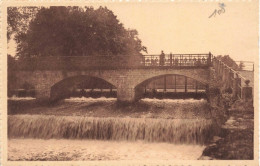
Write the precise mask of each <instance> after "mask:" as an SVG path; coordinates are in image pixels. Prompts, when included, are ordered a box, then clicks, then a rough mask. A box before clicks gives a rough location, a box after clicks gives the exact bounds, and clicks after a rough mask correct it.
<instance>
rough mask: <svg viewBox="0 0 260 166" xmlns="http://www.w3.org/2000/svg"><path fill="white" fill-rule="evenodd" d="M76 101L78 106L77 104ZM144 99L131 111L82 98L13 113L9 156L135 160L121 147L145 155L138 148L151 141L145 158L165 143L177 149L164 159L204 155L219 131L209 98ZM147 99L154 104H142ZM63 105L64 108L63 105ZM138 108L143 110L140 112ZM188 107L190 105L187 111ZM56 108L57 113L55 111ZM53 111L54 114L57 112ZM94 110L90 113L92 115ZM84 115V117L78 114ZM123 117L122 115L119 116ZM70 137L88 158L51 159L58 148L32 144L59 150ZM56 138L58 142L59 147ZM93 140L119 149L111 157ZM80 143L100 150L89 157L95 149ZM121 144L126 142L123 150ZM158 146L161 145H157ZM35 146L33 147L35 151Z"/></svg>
mask: <svg viewBox="0 0 260 166" xmlns="http://www.w3.org/2000/svg"><path fill="white" fill-rule="evenodd" d="M95 102H98V104H96V105H95V104H94V105H93V103H95ZM100 102H101V103H102V104H100ZM73 103H74V104H75V103H77V104H76V105H73ZM78 103H83V104H84V105H83V106H82V104H78ZM104 103H105V104H104ZM141 103H142V104H141V106H142V107H140V105H137V106H135V107H130V108H129V107H128V108H127V111H126V110H125V109H126V108H120V109H119V108H118V107H115V106H114V104H115V100H113V99H103V100H101V99H98V100H93V99H88V98H81V99H70V100H65V101H63V102H62V103H61V104H59V105H56V106H53V107H51V108H48V110H46V109H47V108H42V110H46V112H45V113H44V112H42V111H39V110H40V109H39V108H37V109H36V110H37V111H38V112H40V113H37V111H35V110H33V111H30V113H29V114H28V113H26V114H15V115H8V138H9V142H8V147H9V149H10V150H9V151H10V155H8V156H9V160H47V159H50V160H79V159H80V160H98V159H99V158H100V156H103V157H101V160H113V159H121V160H124V159H136V157H137V156H134V155H132V156H131V155H130V154H129V153H128V152H127V151H125V153H126V154H127V156H128V157H126V156H125V155H124V154H123V153H124V150H122V149H121V150H120V148H122V147H125V148H127V146H126V145H128V146H130V147H129V148H130V151H131V150H132V154H136V153H140V155H141V154H142V152H141V151H142V150H140V149H139V148H140V147H142V146H144V145H146V146H144V149H143V152H144V153H147V154H146V155H145V156H146V157H144V158H149V157H147V156H149V154H150V157H151V156H153V155H151V154H154V153H153V152H154V151H155V149H156V153H158V154H160V153H164V151H165V148H158V147H160V146H159V145H164V146H165V147H166V146H169V147H172V149H168V151H167V150H166V151H167V152H166V153H167V154H170V155H169V156H168V157H166V158H165V157H162V158H163V159H174V158H178V159H196V158H198V157H199V154H201V153H202V150H203V147H204V146H203V145H204V144H206V143H207V142H209V140H210V139H211V138H212V136H214V134H215V133H216V132H217V127H216V124H215V122H214V119H212V118H211V117H210V110H209V107H208V105H207V102H206V101H204V100H193V99H189V100H157V99H144V100H142V101H141ZM144 103H145V104H147V105H149V107H147V106H145V107H143V104H144ZM91 104H92V105H91ZM64 105H65V106H64ZM79 105H80V107H79ZM90 105H91V106H90ZM61 106H62V108H63V109H60V107H61ZM93 107H94V108H93ZM139 107H140V109H143V111H139V109H138V108H139ZM82 108H84V111H85V112H84V113H82V111H81V112H78V114H76V115H74V114H73V115H69V113H71V110H76V109H82ZM180 108H182V109H180ZM187 108H190V109H189V110H183V109H187ZM104 109H105V111H107V112H109V115H107V114H105V116H104V114H103V112H104ZM129 109H130V111H129ZM53 110H55V111H56V112H55V113H54V114H53ZM93 110H96V112H93ZM97 110H99V111H97ZM100 110H102V111H100ZM191 111H192V113H191ZM31 112H33V113H31ZM49 112H52V114H50V113H49ZM89 112H91V114H88V113H89ZM100 112H101V113H102V114H100ZM129 112H130V113H129ZM194 112H195V113H194ZM80 114H82V116H79V115H80ZM100 115H102V116H100ZM118 115H120V116H119V117H118ZM133 115H134V116H133ZM183 117H184V118H183ZM42 139H44V140H42ZM40 140H41V141H40ZM66 140H69V141H70V142H69V141H67V142H69V143H67V145H70V149H75V150H76V151H77V150H79V151H81V154H82V156H85V157H82V156H81V157H79V156H78V157H75V156H74V157H68V155H69V156H70V155H72V156H73V154H71V153H69V152H68V155H65V156H63V157H61V156H60V157H57V155H56V157H54V158H53V157H50V154H49V153H50V151H54V152H55V148H54V149H52V150H49V151H48V152H46V153H47V154H48V155H47V157H46V156H45V157H44V156H41V155H40V154H41V153H40V152H39V149H38V150H36V149H37V148H35V147H34V146H33V147H31V146H32V145H34V144H35V145H37V143H36V142H38V143H39V146H41V145H42V144H45V145H51V144H52V145H53V146H56V149H59V148H61V149H63V150H65V149H66V148H64V147H62V146H64V145H63V144H62V142H66ZM91 141H92V142H91ZM93 141H96V142H93ZM53 142H57V145H55V144H54V143H53ZM58 142H60V143H61V144H59V143H58ZM93 143H95V144H99V145H104V146H103V148H104V147H105V149H111V150H112V149H114V148H115V147H117V148H116V149H118V150H119V152H114V151H113V152H110V154H111V155H112V156H110V157H109V155H108V156H107V155H106V154H107V152H106V151H103V148H102V147H101V148H100V147H99V146H97V145H94V146H93V145H92V144H93ZM18 144H21V145H22V144H23V146H24V148H25V149H26V148H28V150H27V152H28V153H29V154H28V156H27V157H26V156H24V154H23V153H19V151H21V150H24V148H22V146H20V148H19V146H18V147H16V146H15V145H18ZM26 144H28V146H26ZM72 144H73V145H72ZM77 144H84V145H85V146H83V147H88V148H90V147H92V150H93V149H95V148H96V150H93V154H96V155H97V156H96V157H93V156H92V157H89V156H88V157H87V156H86V155H87V154H89V153H90V152H89V151H88V152H86V150H84V148H83V149H82V147H79V146H78V145H77ZM116 144H121V145H120V148H119V146H118V145H116ZM165 144H166V145H165ZM36 147H37V146H36ZM76 147H78V148H76ZM134 147H135V148H134ZM154 147H157V148H155V149H153V148H154ZM162 147H163V146H162ZM180 147H181V148H180ZM185 147H186V148H185ZM192 147H193V148H194V149H197V151H196V152H195V151H193V152H192V154H194V155H191V151H190V150H188V149H193V148H192ZM129 148H128V149H129ZM131 148H132V149H131ZM145 148H146V150H145ZM176 148H177V149H176ZM32 149H34V151H33V152H32V151H31V150H32ZM123 149H124V148H123ZM138 149H139V150H138ZM36 151H38V153H37V155H38V157H35V155H36V154H35V153H36ZM65 151H66V150H65ZM108 151H109V150H108ZM122 151H123V152H122ZM57 153H58V152H57ZM61 153H62V150H61ZM183 153H184V154H183ZM90 154H91V153H90ZM178 154H179V155H178ZM180 154H182V155H181V156H183V157H182V158H181V157H177V156H180ZM185 154H186V155H185ZM195 154H196V155H195ZM37 155H36V156H37ZM39 155H40V156H41V157H39ZM17 156H18V157H17ZM58 156H59V155H58ZM98 156H99V157H98ZM120 156H121V157H120ZM141 156H142V155H141ZM157 156H158V155H157ZM164 156H165V155H164ZM166 156H167V155H166ZM187 156H193V157H191V158H189V157H187ZM137 158H138V157H137Z"/></svg>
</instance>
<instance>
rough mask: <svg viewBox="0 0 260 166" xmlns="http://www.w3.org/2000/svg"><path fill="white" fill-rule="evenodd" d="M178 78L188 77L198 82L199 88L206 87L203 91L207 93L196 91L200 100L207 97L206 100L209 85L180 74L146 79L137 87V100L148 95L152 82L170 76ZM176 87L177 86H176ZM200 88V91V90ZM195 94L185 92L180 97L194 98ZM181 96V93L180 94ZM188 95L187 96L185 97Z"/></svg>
mask: <svg viewBox="0 0 260 166" xmlns="http://www.w3.org/2000/svg"><path fill="white" fill-rule="evenodd" d="M175 75H176V76H178V77H180V76H181V77H184V78H185V77H186V78H187V79H190V80H193V81H195V82H196V85H198V87H199V88H201V86H202V87H204V88H203V90H205V92H203V93H201V94H200V92H197V91H196V90H195V91H196V94H199V95H197V96H198V97H199V98H200V97H205V98H206V91H207V90H208V84H206V83H203V82H201V81H199V80H196V79H194V78H191V77H188V76H185V75H179V74H163V75H158V76H154V77H151V78H149V79H146V80H145V81H143V82H141V83H139V84H138V85H136V86H135V94H136V98H137V99H140V98H142V97H144V94H145V93H147V92H146V88H147V87H146V86H147V85H148V84H150V83H151V82H153V81H155V80H158V79H160V78H164V77H169V76H175ZM175 86H176V85H175ZM199 88H198V89H199ZM174 93H175V94H177V92H174ZM192 93H193V92H183V94H181V95H180V97H189V96H194V95H191V94H192ZM179 94H180V93H179ZM185 95H186V96H185Z"/></svg>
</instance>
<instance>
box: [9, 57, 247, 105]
mask: <svg viewBox="0 0 260 166" xmlns="http://www.w3.org/2000/svg"><path fill="white" fill-rule="evenodd" d="M132 57H133V56H132ZM139 58H140V59H139V60H137V59H138V58H136V57H135V58H134V59H131V58H130V57H127V56H123V58H122V59H116V60H115V59H113V58H109V57H102V58H97V59H91V58H90V57H47V58H46V57H45V58H41V59H32V58H31V59H30V60H27V61H25V60H23V63H20V64H23V65H19V66H18V67H16V71H14V72H12V73H11V74H13V75H15V77H16V84H17V85H16V87H21V85H23V84H24V83H25V82H27V83H30V84H31V85H33V86H34V88H35V91H36V99H38V100H51V101H56V100H59V99H62V98H65V97H67V96H68V95H69V93H70V92H71V90H72V88H73V87H74V86H75V84H77V83H80V82H82V81H84V80H87V79H88V78H90V77H94V78H97V79H100V80H104V81H106V82H107V83H109V84H110V85H111V86H113V87H115V88H116V89H117V99H118V100H119V101H122V102H134V101H137V100H138V99H140V98H141V97H142V94H143V93H144V89H145V88H144V87H145V84H146V83H147V82H149V81H151V80H153V79H155V78H158V77H160V76H165V75H182V76H186V77H188V78H192V79H194V80H196V81H198V82H201V83H203V84H205V85H206V87H207V90H209V88H211V87H212V86H213V84H214V81H215V80H214V78H213V77H214V73H215V74H218V75H220V76H221V79H222V80H223V81H224V82H227V83H229V84H227V86H231V87H232V88H233V89H234V93H235V96H239V95H237V93H238V88H237V86H239V85H240V84H239V82H238V81H239V78H238V79H235V80H236V81H234V78H235V77H231V76H232V74H230V72H233V71H231V70H230V69H227V70H226V67H225V66H224V65H223V64H222V63H220V62H219V61H217V60H216V59H213V60H212V55H211V53H209V54H175V55H172V54H169V55H164V56H163V57H161V56H160V55H159V56H157V55H149V56H143V57H139ZM102 60H103V61H102ZM97 61H98V63H97ZM18 64H19V63H18ZM212 65H213V68H212ZM212 69H215V70H216V72H214V70H212ZM233 76H234V75H233ZM232 79H233V80H232ZM240 81H241V80H240ZM231 82H232V83H231ZM233 86H235V87H233ZM207 92H209V91H207ZM239 93H240V94H241V93H242V90H240V92H239ZM240 97H241V95H240Z"/></svg>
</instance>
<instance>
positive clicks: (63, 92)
mask: <svg viewBox="0 0 260 166" xmlns="http://www.w3.org/2000/svg"><path fill="white" fill-rule="evenodd" d="M81 83H84V85H87V86H88V87H89V88H104V89H105V88H113V89H116V87H115V86H114V85H113V84H111V83H110V82H108V81H106V80H104V79H102V78H99V77H93V76H88V75H78V76H73V77H67V78H65V79H63V80H61V81H59V82H57V83H55V84H54V85H53V86H52V87H51V94H50V100H51V101H52V102H54V101H58V100H61V99H64V98H67V97H70V95H71V92H72V91H73V89H74V88H75V87H76V86H78V85H79V84H81ZM84 85H82V86H84Z"/></svg>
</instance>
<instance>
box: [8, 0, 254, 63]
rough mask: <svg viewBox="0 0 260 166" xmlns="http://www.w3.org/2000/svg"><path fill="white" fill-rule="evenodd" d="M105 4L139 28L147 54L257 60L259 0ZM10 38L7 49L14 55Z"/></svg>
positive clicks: (133, 26) (122, 20)
mask: <svg viewBox="0 0 260 166" xmlns="http://www.w3.org/2000/svg"><path fill="white" fill-rule="evenodd" d="M224 4H225V7H224V9H225V12H224V13H221V14H216V16H215V17H214V16H213V17H211V18H209V16H210V15H211V14H212V13H213V12H214V11H215V10H219V9H221V8H220V7H219V2H202V1H201V2H184V1H175V2H167V3H166V2H164V3H163V2H162V3H158V2H154V3H147V2H142V3H133V2H132V3H105V4H104V3H103V4H97V3H96V4H91V5H90V4H89V5H88V6H94V7H95V8H97V7H98V6H100V5H101V6H106V7H107V8H108V9H110V10H112V11H113V12H114V14H115V15H117V18H118V19H119V20H120V22H121V23H123V24H124V27H125V28H130V29H136V30H137V31H138V32H139V38H140V39H141V40H142V43H143V45H144V46H146V47H147V49H148V54H160V52H161V50H163V51H164V52H165V53H170V52H172V53H173V54H181V53H209V52H211V53H212V54H213V55H229V56H231V57H232V58H233V59H235V60H237V61H240V60H243V61H256V60H258V59H257V58H258V11H257V10H258V9H257V6H258V4H257V1H256V0H253V1H248V0H244V1H242V0H241V1H233V2H225V3H224ZM14 48H15V43H14V42H13V41H10V43H9V50H8V52H9V53H11V54H14V52H15V51H14Z"/></svg>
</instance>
